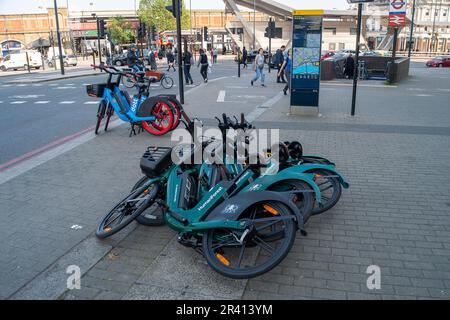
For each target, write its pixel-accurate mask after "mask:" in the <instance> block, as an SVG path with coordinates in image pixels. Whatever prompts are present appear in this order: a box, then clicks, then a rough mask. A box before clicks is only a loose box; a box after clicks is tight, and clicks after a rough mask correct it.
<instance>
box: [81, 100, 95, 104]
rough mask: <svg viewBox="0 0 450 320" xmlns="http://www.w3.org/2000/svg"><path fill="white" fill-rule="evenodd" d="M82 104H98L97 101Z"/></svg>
mask: <svg viewBox="0 0 450 320" xmlns="http://www.w3.org/2000/svg"><path fill="white" fill-rule="evenodd" d="M83 104H98V101H86V102H85V103H83Z"/></svg>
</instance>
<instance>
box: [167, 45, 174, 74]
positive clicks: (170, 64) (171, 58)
mask: <svg viewBox="0 0 450 320" xmlns="http://www.w3.org/2000/svg"><path fill="white" fill-rule="evenodd" d="M166 57H167V65H168V67H167V71H170V68H173V71H174V72H175V71H176V70H175V66H174V64H175V56H174V55H173V53H172V51H171V50H169V51H168V52H167V55H166Z"/></svg>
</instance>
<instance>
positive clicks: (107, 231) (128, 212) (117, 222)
mask: <svg viewBox="0 0 450 320" xmlns="http://www.w3.org/2000/svg"><path fill="white" fill-rule="evenodd" d="M157 193H158V186H157V185H156V184H153V185H151V186H150V187H148V188H146V189H144V188H139V189H138V190H136V191H134V192H132V193H131V194H130V195H129V196H128V197H126V198H125V199H123V200H122V201H121V202H120V203H119V204H118V205H116V206H115V207H114V208H113V209H112V210H111V211H110V212H108V214H106V215H105V216H104V217H103V219H102V220H101V221H100V223H99V225H98V227H97V231H96V233H95V234H96V236H97V237H98V238H100V239H104V238H107V237H110V236H112V235H113V234H115V233H117V232H119V231H120V230H122V229H123V228H125V227H126V226H127V225H129V224H130V223H131V222H132V221H133V220H134V219H136V217H138V216H139V215H140V214H141V213H142V212H144V211H145V210H146V209H147V208H148V207H149V206H151V205H153V203H154V201H155V198H156V195H157Z"/></svg>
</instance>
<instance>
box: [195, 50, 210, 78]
mask: <svg viewBox="0 0 450 320" xmlns="http://www.w3.org/2000/svg"><path fill="white" fill-rule="evenodd" d="M199 52H200V58H199V59H198V65H197V68H198V67H199V66H200V65H201V68H200V74H201V75H202V77H203V81H204V82H205V83H206V82H208V67H209V63H208V56H207V55H206V53H205V50H203V49H200V51H199Z"/></svg>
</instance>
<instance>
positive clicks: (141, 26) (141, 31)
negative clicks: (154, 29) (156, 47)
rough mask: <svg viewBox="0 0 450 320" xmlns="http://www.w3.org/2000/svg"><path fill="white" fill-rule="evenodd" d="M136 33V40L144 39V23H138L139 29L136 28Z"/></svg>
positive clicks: (145, 30)
mask: <svg viewBox="0 0 450 320" xmlns="http://www.w3.org/2000/svg"><path fill="white" fill-rule="evenodd" d="M137 33H138V38H139V39H141V38H145V35H146V34H147V26H146V25H145V23H144V22H140V23H139V27H138V30H137Z"/></svg>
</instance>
